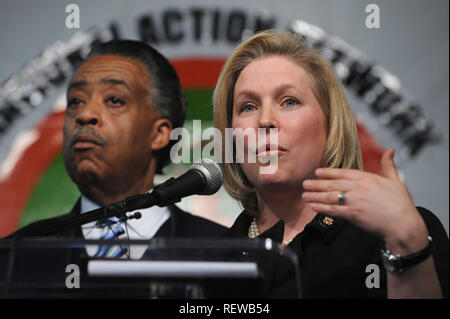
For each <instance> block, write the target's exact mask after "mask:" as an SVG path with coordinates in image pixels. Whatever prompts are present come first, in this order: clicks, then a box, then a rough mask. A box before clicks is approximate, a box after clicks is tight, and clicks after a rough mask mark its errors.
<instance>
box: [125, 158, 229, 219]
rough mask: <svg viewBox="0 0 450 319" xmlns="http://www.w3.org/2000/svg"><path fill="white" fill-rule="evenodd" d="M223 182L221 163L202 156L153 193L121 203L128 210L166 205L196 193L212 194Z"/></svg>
mask: <svg viewBox="0 0 450 319" xmlns="http://www.w3.org/2000/svg"><path fill="white" fill-rule="evenodd" d="M222 184H223V173H222V170H221V168H220V167H219V165H217V164H216V163H215V162H214V161H213V160H211V159H209V158H201V159H199V160H197V161H196V162H195V163H194V164H193V165H192V166H191V167H190V168H189V169H188V171H187V172H186V173H184V174H183V175H181V176H179V177H177V178H173V177H172V178H170V179H168V180H167V181H166V182H164V183H162V184H160V185H157V186H155V187H154V189H153V191H152V192H151V193H146V194H141V195H135V196H130V197H127V198H126V199H125V200H123V201H122V202H121V204H122V207H124V208H125V209H126V211H133V210H136V209H142V208H147V207H150V206H153V205H158V206H166V205H168V204H172V203H176V202H179V201H180V200H181V199H182V198H183V197H187V196H190V195H194V194H198V195H212V194H214V193H215V192H217V191H218V190H219V189H220V187H221V186H222Z"/></svg>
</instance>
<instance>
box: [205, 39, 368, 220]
mask: <svg viewBox="0 0 450 319" xmlns="http://www.w3.org/2000/svg"><path fill="white" fill-rule="evenodd" d="M269 55H281V56H285V57H287V58H289V59H291V60H292V61H294V62H295V63H297V64H298V65H299V66H301V67H303V68H304V69H305V70H306V71H307V73H308V74H309V75H310V80H311V81H310V82H311V88H312V90H313V92H314V95H315V97H316V99H317V101H318V102H319V104H320V106H321V108H322V111H323V114H324V116H325V119H326V130H327V132H326V133H327V140H326V144H325V148H324V154H323V157H322V159H323V160H322V161H323V163H322V166H327V167H334V168H355V169H362V157H361V150H360V146H359V141H358V135H357V129H356V122H355V119H354V115H353V113H352V111H351V108H350V106H349V103H348V101H347V98H346V96H345V94H344V90H343V87H342V85H341V82H340V81H339V79H338V78H337V76H336V75H335V73H334V70H333V67H332V66H331V64H330V63H329V62H328V61H327V60H326V59H325V58H323V57H322V56H321V55H320V54H319V52H317V51H316V50H313V49H308V48H307V47H306V45H305V44H304V42H303V40H302V38H301V37H300V36H298V35H295V34H293V33H289V32H280V31H274V30H268V31H264V32H260V33H257V34H255V35H253V36H252V37H250V38H249V39H247V40H245V41H244V42H242V43H241V44H240V45H239V46H238V47H237V48H236V49H235V50H234V52H233V53H232V54H231V55H230V57H229V58H228V59H227V61H226V63H225V65H224V67H223V69H222V71H221V73H220V76H219V80H218V82H217V85H216V88H215V90H214V95H213V104H214V126H215V127H216V128H218V129H219V130H220V132H221V133H222V138H223V139H224V137H225V128H228V127H231V120H232V115H233V113H232V112H233V93H234V86H235V84H236V81H237V79H238V77H239V75H240V73H241V72H242V70H243V69H244V68H245V67H246V66H247V65H248V64H250V63H251V62H252V61H254V60H256V59H258V58H261V57H266V56H269ZM224 143H225V140H222V147H223V148H225V144H224ZM222 154H224V150H223V151H222ZM222 162H224V161H222ZM222 168H223V171H224V176H225V183H224V186H225V189H226V190H227V192H228V193H229V194H230V195H231V196H232V197H233V198H235V199H237V200H239V201H240V202H241V203H242V205H243V207H244V209H246V210H247V211H248V212H249V213H251V214H253V215H256V214H257V213H258V206H257V199H256V191H255V188H254V186H253V185H252V184H251V183H250V181H249V180H248V179H247V177H246V176H245V174H244V172H243V171H242V169H241V166H240V165H239V164H238V163H235V162H233V163H223V164H222Z"/></svg>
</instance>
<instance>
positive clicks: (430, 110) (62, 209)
mask: <svg viewBox="0 0 450 319" xmlns="http://www.w3.org/2000/svg"><path fill="white" fill-rule="evenodd" d="M74 5H75V6H74ZM448 6H449V2H448V1H446V0H431V1H426V2H425V1H420V0H392V1H388V0H386V1H379V0H376V1H375V0H373V1H356V0H354V1H352V0H321V1H313V0H295V1H294V0H292V1H288V0H285V1H283V0H278V1H270V0H267V1H266V0H259V1H258V0H255V1H251V0H247V1H230V0H228V1H193V0H191V1H188V0H183V1H173V0H164V1H157V0H151V1H148V0H144V1H138V0H128V1H119V0H116V1H113V0H108V1H106V0H105V1H100V0H96V1H82V0H79V1H59V0H41V1H33V2H30V1H25V0H14V1H13V0H4V1H2V2H1V3H0V41H1V46H0V237H2V236H5V235H7V234H9V233H11V232H13V231H14V230H16V229H17V228H19V227H22V226H24V225H26V224H28V223H30V222H32V221H35V220H39V219H42V218H47V217H52V216H56V215H60V214H64V213H66V212H68V211H69V210H70V209H71V207H72V205H73V204H74V203H75V201H76V199H77V198H78V197H79V192H78V190H77V188H76V186H75V185H74V184H73V183H72V182H71V180H70V179H69V177H68V176H67V174H66V172H65V169H64V165H63V163H62V159H61V142H62V132H61V129H62V122H63V118H64V108H65V104H66V101H65V89H66V85H67V81H68V79H69V78H70V76H71V75H72V72H73V66H74V65H75V64H76V63H77V61H79V60H80V59H82V58H83V57H84V55H85V54H86V53H87V52H88V51H89V47H90V45H91V44H92V43H93V42H94V41H106V40H110V39H112V38H121V39H124V38H130V39H139V40H143V41H146V42H147V43H149V44H151V45H154V46H155V47H156V48H157V49H158V50H160V51H161V52H162V53H163V54H164V55H166V56H167V57H168V58H169V59H170V60H171V62H172V63H173V64H174V66H175V68H176V69H177V72H178V73H179V76H180V79H181V83H182V86H183V90H184V92H185V94H186V97H187V100H188V104H189V106H188V116H187V121H186V128H187V129H189V130H191V129H192V123H193V122H192V121H193V120H201V121H202V122H201V123H202V129H206V128H207V127H209V126H212V103H211V96H212V91H213V89H214V86H215V83H216V80H217V77H218V74H219V72H220V69H221V67H222V65H223V63H224V61H225V59H226V57H227V56H228V55H229V54H230V53H231V51H232V49H233V48H234V47H235V46H236V45H237V44H238V43H239V42H240V41H241V40H242V39H245V38H246V37H248V36H250V35H251V34H253V33H254V32H256V31H258V30H262V29H268V28H275V29H279V30H289V31H291V32H295V33H298V34H300V35H302V36H303V37H304V38H305V39H306V40H307V42H308V43H309V44H310V45H311V46H313V47H316V48H319V49H320V50H321V53H322V54H323V55H324V56H325V57H326V58H327V59H329V60H330V61H331V62H332V63H333V65H334V66H335V69H336V72H337V74H338V76H339V77H340V78H341V80H342V82H343V83H344V86H345V87H346V90H347V94H348V97H349V100H350V102H351V105H352V108H353V110H354V112H355V115H356V117H357V120H358V129H359V136H360V140H361V144H362V147H363V156H364V163H365V168H366V170H368V171H372V172H376V171H377V169H378V164H377V163H378V160H379V158H380V155H381V153H382V151H383V150H384V149H386V148H388V147H395V148H396V150H397V151H396V157H395V159H396V162H397V165H398V168H399V169H400V171H401V176H402V178H403V180H404V182H405V183H406V185H407V186H408V188H409V190H410V193H411V195H412V197H413V199H414V201H415V203H416V205H418V206H424V207H426V208H428V209H430V210H431V211H433V212H434V213H435V214H436V215H437V216H438V218H439V219H440V220H441V222H442V223H443V225H444V227H445V229H446V231H447V233H448V228H449V219H448V215H449V195H448V194H449V128H448V127H449V126H448V124H449V123H448V121H449V71H448V70H449V65H448V64H449V63H448V62H449V40H448V39H449V8H448ZM78 14H79V19H77V15H78ZM200 143H201V141H200V140H194V141H193V145H192V147H195V145H199V144H200ZM195 159H196V158H192V160H195ZM188 166H189V165H184V166H183V165H171V166H170V167H168V168H167V169H166V170H165V175H164V176H158V180H160V181H162V180H164V179H165V178H166V177H167V176H176V175H179V174H181V173H182V172H183V171H184V170H185V169H186V168H187V167H188ZM380 200H382V199H380ZM178 205H179V206H180V207H182V208H184V209H185V210H188V211H190V212H192V213H194V214H197V215H202V216H205V217H207V218H210V219H212V220H215V221H217V222H219V223H222V224H224V225H227V226H230V225H231V224H232V222H233V220H234V219H235V217H236V216H237V215H238V214H239V213H240V211H241V208H240V207H239V205H238V204H237V203H236V202H235V201H234V200H232V199H231V198H229V197H228V195H227V194H226V192H225V191H224V190H223V189H222V190H220V191H219V192H218V193H217V194H215V195H213V196H209V197H204V196H192V197H189V198H186V199H184V200H183V201H182V202H181V203H179V204H178Z"/></svg>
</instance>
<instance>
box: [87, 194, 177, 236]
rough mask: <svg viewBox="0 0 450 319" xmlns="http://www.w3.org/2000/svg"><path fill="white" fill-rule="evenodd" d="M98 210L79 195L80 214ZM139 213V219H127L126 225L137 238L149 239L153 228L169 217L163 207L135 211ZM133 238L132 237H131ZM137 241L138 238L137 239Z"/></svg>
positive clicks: (92, 223)
mask: <svg viewBox="0 0 450 319" xmlns="http://www.w3.org/2000/svg"><path fill="white" fill-rule="evenodd" d="M97 208H100V205H98V204H97V203H95V202H94V201H92V200H90V199H89V198H87V197H86V196H84V195H81V207H80V212H81V213H82V214H83V213H87V212H89V211H91V210H94V209H97ZM136 211H139V212H141V218H139V219H128V220H127V224H128V225H129V226H130V227H131V228H132V229H133V230H134V232H135V233H137V234H140V236H139V237H149V236H150V235H151V234H153V233H154V232H155V230H154V227H153V226H157V228H159V226H161V225H162V224H163V223H164V222H165V221H166V220H167V219H168V218H169V216H170V211H169V209H168V208H167V206H165V207H159V206H152V207H148V208H143V209H139V210H136ZM132 213H133V212H128V213H127V215H131V214H132ZM94 225H95V221H94V222H91V223H88V224H85V225H83V227H86V228H89V227H93V226H94ZM132 237H134V236H132ZM137 239H139V238H137Z"/></svg>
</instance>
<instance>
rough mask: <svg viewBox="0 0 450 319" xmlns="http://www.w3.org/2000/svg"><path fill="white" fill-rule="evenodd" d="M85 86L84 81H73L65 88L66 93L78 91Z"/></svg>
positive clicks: (85, 82)
mask: <svg viewBox="0 0 450 319" xmlns="http://www.w3.org/2000/svg"><path fill="white" fill-rule="evenodd" d="M86 85H88V83H87V81H85V80H80V81H74V82H72V83H70V84H69V86H68V87H67V92H69V91H70V90H72V89H78V88H81V87H83V86H86Z"/></svg>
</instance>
